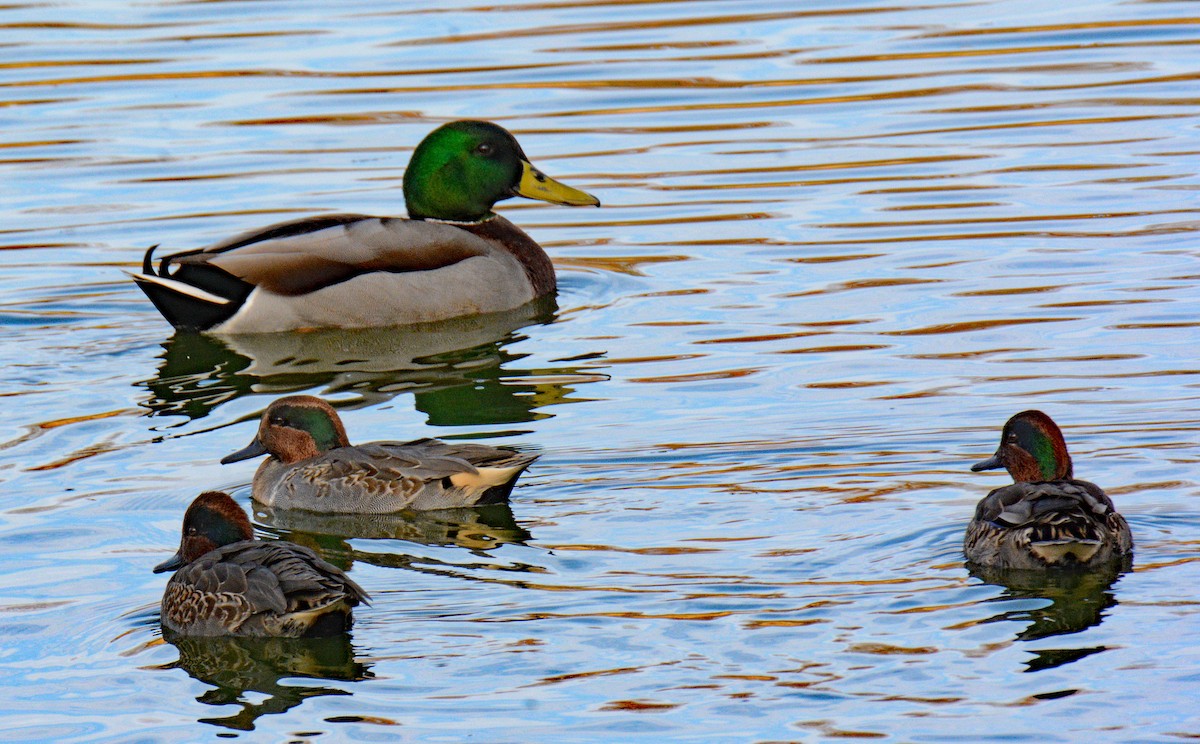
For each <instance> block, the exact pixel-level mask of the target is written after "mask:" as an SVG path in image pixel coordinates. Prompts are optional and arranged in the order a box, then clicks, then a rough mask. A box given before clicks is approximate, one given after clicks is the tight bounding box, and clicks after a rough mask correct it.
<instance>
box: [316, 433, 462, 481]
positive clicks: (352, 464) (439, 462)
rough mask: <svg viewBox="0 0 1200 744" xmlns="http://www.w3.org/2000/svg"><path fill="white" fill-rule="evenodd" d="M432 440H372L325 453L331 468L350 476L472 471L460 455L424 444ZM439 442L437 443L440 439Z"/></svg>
mask: <svg viewBox="0 0 1200 744" xmlns="http://www.w3.org/2000/svg"><path fill="white" fill-rule="evenodd" d="M430 441H435V440H418V441H415V442H404V443H401V442H371V443H369V444H362V445H358V446H355V447H350V448H347V449H345V450H341V451H339V450H332V451H330V452H329V453H328V455H327V456H328V457H329V459H330V465H331V466H332V471H333V473H335V474H340V475H344V477H349V478H363V477H367V478H370V477H378V478H380V479H383V480H405V479H412V480H416V481H424V482H428V481H434V480H439V479H441V478H449V477H451V476H454V475H457V474H459V473H474V472H476V470H475V466H473V465H472V464H471V463H469V462H467V461H466V460H464V459H463V458H461V457H456V456H453V455H450V454H449V453H447V452H444V451H439V450H438V449H437V448H427V447H425V446H423V445H424V444H425V443H426V442H430ZM439 444H440V443H439Z"/></svg>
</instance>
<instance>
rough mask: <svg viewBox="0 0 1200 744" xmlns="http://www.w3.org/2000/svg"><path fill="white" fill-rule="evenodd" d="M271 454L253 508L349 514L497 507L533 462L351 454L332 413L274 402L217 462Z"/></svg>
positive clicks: (313, 403)
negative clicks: (243, 442)
mask: <svg viewBox="0 0 1200 744" xmlns="http://www.w3.org/2000/svg"><path fill="white" fill-rule="evenodd" d="M268 454H269V455H270V457H268V458H267V459H266V460H264V461H263V463H262V465H259V466H258V472H256V473H255V474H254V484H253V487H252V489H251V491H252V493H251V496H252V498H253V499H254V500H255V501H257V502H259V503H261V504H264V505H266V506H269V507H275V508H278V509H307V510H309V511H316V512H340V513H352V514H389V513H392V512H398V511H401V510H403V509H450V508H455V507H461V506H480V505H483V504H495V503H500V502H503V501H505V500H507V499H508V495H509V493H510V492H511V491H512V488H513V485H514V484H515V483H516V481H517V478H518V477H519V476H520V475H521V473H522V472H524V471H525V468H527V467H529V465H530V463H532V462H533V461H534V460H536V459H537V457H538V456H537V455H531V454H525V453H521V452H516V451H514V450H510V449H502V448H499V447H489V446H487V445H484V444H466V443H463V444H456V443H448V442H442V441H439V440H437V439H417V440H415V441H412V442H370V443H368V444H360V445H355V446H351V445H350V441H349V439H347V437H346V430H345V428H344V427H343V426H342V420H341V419H340V418H338V415H337V412H336V411H334V410H333V407H332V406H330V405H329V404H328V403H326V402H325V401H323V400H321V399H320V398H316V397H313V396H311V395H290V396H288V397H286V398H280V399H279V400H277V401H275V402H273V403H272V404H271V405H270V406H268V407H267V410H266V411H265V412H264V413H263V415H262V419H261V420H260V421H259V425H258V434H257V436H255V437H254V440H253V441H252V442H250V444H249V445H248V446H246V447H245V448H244V449H241V450H239V451H237V452H234V453H233V454H231V455H228V456H226V457H225V458H224V459H222V460H221V462H222V463H230V462H237V461H238V460H246V459H249V458H251V457H258V456H259V455H268Z"/></svg>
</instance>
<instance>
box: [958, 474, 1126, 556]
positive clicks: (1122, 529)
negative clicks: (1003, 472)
mask: <svg viewBox="0 0 1200 744" xmlns="http://www.w3.org/2000/svg"><path fill="white" fill-rule="evenodd" d="M1132 550H1133V536H1132V535H1131V534H1130V531H1129V525H1128V524H1126V522H1125V518H1124V517H1122V516H1121V515H1120V514H1118V513H1117V510H1116V508H1115V507H1114V506H1113V503H1112V500H1111V499H1109V497H1108V495H1107V494H1105V493H1104V491H1103V490H1101V489H1100V487H1099V486H1097V485H1096V484H1094V483H1089V482H1087V481H1080V480H1060V481H1045V482H1037V483H1027V482H1022V483H1013V484H1012V485H1009V486H1004V487H1003V488H997V489H996V490H994V491H992V492H991V493H989V494H988V495H987V496H986V497H984V499H983V500H982V501H980V502H979V505H978V507H976V509H975V518H974V519H972V520H971V524H970V525H968V527H967V535H966V539H965V540H964V543H963V551H964V552H965V553H966V557H967V560H968V561H970V562H971V563H975V564H978V565H981V566H991V567H996V568H1019V569H1045V568H1048V567H1052V566H1064V567H1068V566H1069V567H1083V568H1086V567H1092V566H1100V565H1104V564H1108V563H1110V562H1112V561H1114V560H1118V559H1120V558H1122V557H1124V556H1126V555H1128V554H1129V553H1130V552H1131V551H1132Z"/></svg>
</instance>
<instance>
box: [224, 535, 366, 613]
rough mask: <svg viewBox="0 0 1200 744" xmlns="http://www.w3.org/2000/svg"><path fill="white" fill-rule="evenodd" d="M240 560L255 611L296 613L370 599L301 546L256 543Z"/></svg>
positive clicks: (339, 571) (336, 571)
mask: <svg viewBox="0 0 1200 744" xmlns="http://www.w3.org/2000/svg"><path fill="white" fill-rule="evenodd" d="M239 558H241V560H242V561H244V564H243V565H244V570H245V574H246V582H247V586H246V597H247V599H249V600H250V601H251V603H252V604H253V605H254V606H255V608H256V609H257V608H260V607H261V608H269V609H271V610H273V611H275V612H277V613H283V612H285V611H286V612H297V611H304V610H308V609H316V608H320V607H324V606H326V605H329V604H332V603H335V602H339V601H343V600H344V601H346V602H347V603H348V604H350V605H351V606H353V605H356V604H358V603H359V602H360V601H366V600H367V599H368V595H367V593H366V592H364V591H363V590H362V588H361V587H359V586H358V584H355V583H354V582H353V581H351V580H350V578H349V577H348V576H346V574H345V573H343V572H342V570H341V569H340V568H338V567H336V566H334V565H332V564H329V563H326V562H325V561H324V560H322V559H320V558H319V557H317V554H316V553H314V552H312V551H311V550H309V549H308V548H305V547H303V546H301V545H294V544H292V543H282V542H280V543H272V542H256V543H255V544H254V546H253V547H252V548H249V549H248V550H247V551H246V552H245V553H244V554H243V555H242V556H239Z"/></svg>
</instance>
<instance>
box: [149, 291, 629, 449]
mask: <svg viewBox="0 0 1200 744" xmlns="http://www.w3.org/2000/svg"><path fill="white" fill-rule="evenodd" d="M553 318H554V304H553V302H552V301H542V302H539V303H531V304H530V305H526V306H524V307H521V308H518V309H517V310H514V311H510V312H506V313H493V314H490V315H478V316H468V317H463V318H455V319H453V320H449V321H443V322H438V323H423V324H417V325H412V326H400V327H395V328H371V329H361V330H318V331H311V332H297V333H287V334H257V335H238V336H221V337H218V336H212V335H207V334H202V333H187V332H177V333H176V334H175V335H174V336H172V337H171V338H170V339H168V340H167V341H166V342H165V343H164V344H163V348H164V353H163V355H162V360H163V361H162V364H161V365H160V367H159V369H158V373H157V374H156V375H155V377H154V378H152V379H150V380H145V381H143V382H141V383H139V385H141V386H144V387H145V388H147V389H148V391H149V392H150V399H149V400H148V401H147V403H146V405H147V407H148V408H149V409H150V410H151V412H152V414H153V415H156V416H163V415H167V416H181V415H182V416H187V417H188V418H189V419H199V418H203V417H204V416H207V415H208V414H209V413H211V412H212V411H213V410H215V409H216V408H218V407H219V406H221V405H223V404H224V403H227V402H229V401H232V400H235V399H237V398H240V397H242V396H244V395H250V394H254V393H261V392H263V391H270V392H271V393H273V394H284V393H288V392H295V391H302V390H313V389H318V388H324V392H326V393H334V392H339V391H353V392H354V393H355V394H356V395H358V396H360V397H361V398H362V400H363V404H364V405H374V404H377V403H381V402H385V401H387V400H390V399H391V398H393V397H394V396H396V395H399V394H402V393H412V394H413V396H414V401H415V406H416V409H417V410H419V411H422V412H424V413H425V414H426V415H427V416H428V417H429V423H430V424H433V425H435V426H463V425H488V424H500V423H518V422H526V421H533V420H535V419H538V418H542V417H544V416H546V415H547V414H545V413H542V412H540V411H539V409H542V408H545V407H546V406H551V405H558V404H562V403H572V402H580V401H581V400H582V399H577V398H573V397H572V393H574V387H573V385H574V384H578V383H586V382H594V381H599V380H605V379H607V375H605V374H603V373H599V372H597V371H596V370H595V369H594V368H590V367H587V366H584V365H564V366H556V367H552V368H549V369H510V368H509V367H511V366H512V364H513V363H514V362H515V361H517V360H519V359H520V358H521V356H520V355H517V354H513V353H511V352H510V351H508V348H507V347H509V346H511V345H512V344H514V343H517V342H519V341H522V340H524V339H525V338H526V336H524V335H523V334H521V333H519V332H518V331H519V329H521V328H523V327H526V326H529V325H533V324H542V323H548V322H550V321H552V320H553ZM539 378H541V379H539Z"/></svg>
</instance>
